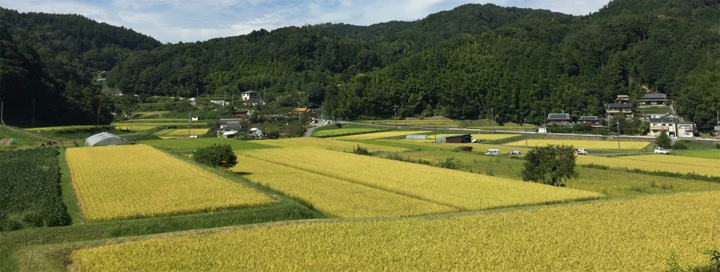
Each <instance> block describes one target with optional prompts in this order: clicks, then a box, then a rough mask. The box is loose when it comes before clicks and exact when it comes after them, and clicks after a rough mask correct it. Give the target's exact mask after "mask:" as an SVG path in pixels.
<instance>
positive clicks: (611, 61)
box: [0, 0, 720, 129]
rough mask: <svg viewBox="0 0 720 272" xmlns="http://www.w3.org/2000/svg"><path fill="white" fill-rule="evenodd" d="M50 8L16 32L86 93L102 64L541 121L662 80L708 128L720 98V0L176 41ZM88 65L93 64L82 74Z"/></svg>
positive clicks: (153, 83) (148, 87) (277, 96)
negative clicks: (551, 114)
mask: <svg viewBox="0 0 720 272" xmlns="http://www.w3.org/2000/svg"><path fill="white" fill-rule="evenodd" d="M7 14H12V12H10V11H2V12H0V18H5V19H3V20H4V21H2V22H3V24H8V22H9V21H12V20H9V19H7V18H24V19H22V20H29V19H28V18H35V17H33V16H35V15H23V16H20V15H17V14H15V15H12V16H8V15H7ZM37 16H39V18H42V19H32V20H30V21H28V22H27V23H26V24H19V23H15V24H14V26H15V28H13V27H9V28H8V29H10V30H11V31H10V32H11V33H13V35H12V36H13V37H15V38H16V40H15V42H17V44H19V45H21V44H23V43H24V42H33V44H32V45H33V46H37V47H38V48H39V49H38V50H37V51H38V52H39V55H40V56H41V58H42V60H43V62H44V66H43V69H44V70H46V71H47V73H48V74H49V75H51V76H52V77H53V78H55V79H56V80H57V82H58V86H59V87H58V88H57V89H58V90H65V91H60V92H61V93H63V94H66V93H68V91H67V88H66V87H65V85H68V86H71V87H72V86H80V88H76V87H73V88H70V89H71V90H72V89H75V90H77V89H80V90H81V91H80V92H78V91H74V92H70V93H76V94H77V93H86V92H87V88H88V87H87V82H88V80H89V78H90V77H91V76H92V75H91V74H90V75H89V73H90V72H88V71H93V70H95V71H97V70H105V69H109V68H110V67H112V71H111V72H110V74H109V76H108V84H110V85H111V86H114V87H118V88H120V89H122V90H123V91H124V92H128V93H147V94H158V95H173V96H194V95H195V94H198V93H199V94H203V93H232V92H235V93H238V92H242V91H246V90H251V89H255V90H264V92H263V93H264V94H265V98H266V100H268V101H270V102H272V103H276V104H278V105H283V106H292V105H307V106H311V107H312V106H319V105H321V104H323V103H324V105H325V107H326V109H327V111H326V112H327V113H329V114H330V115H334V116H336V117H338V118H358V117H361V116H390V115H393V114H394V111H395V109H396V108H397V111H398V114H400V115H402V116H412V115H444V116H447V117H452V118H487V117H490V113H491V112H493V113H495V115H496V116H495V119H496V120H499V121H501V122H505V121H515V122H521V121H528V122H535V123H541V122H543V120H544V116H545V115H546V114H547V113H549V112H558V111H565V112H570V113H571V114H572V115H573V116H580V115H599V114H602V113H603V105H604V104H605V103H607V102H610V101H612V100H613V98H614V96H615V95H617V94H629V95H630V96H631V97H632V98H633V99H637V98H639V97H641V96H642V95H643V94H644V93H645V92H646V90H654V91H659V92H664V93H668V94H670V96H671V97H672V98H673V99H674V100H675V103H676V108H677V110H678V112H679V113H680V114H681V115H684V116H686V117H688V118H690V119H691V120H693V121H695V122H697V123H698V124H699V125H700V126H701V128H703V129H708V128H711V127H712V124H713V122H714V121H715V118H714V115H713V113H714V111H715V110H717V109H718V108H720V92H717V91H716V90H717V89H719V87H720V86H719V85H720V83H718V80H716V78H717V74H718V73H719V72H720V64H719V63H718V57H719V56H720V46H719V45H720V30H719V29H720V1H719V0H643V1H636V0H614V1H612V2H610V3H609V4H608V5H607V6H606V7H604V8H603V9H601V10H600V11H598V12H596V13H593V14H591V15H588V16H570V15H564V14H559V13H553V12H549V11H543V10H530V9H519V8H503V7H498V6H495V5H475V4H469V5H463V6H460V7H457V8H455V9H453V10H450V11H445V12H440V13H436V14H432V15H430V16H428V17H427V18H425V19H422V20H418V21H414V22H388V23H381V24H376V25H371V26H367V27H362V26H352V25H346V24H321V25H314V26H303V27H286V28H281V29H277V30H274V31H272V32H268V31H266V30H258V31H254V32H252V33H250V34H247V35H242V36H237V37H229V38H221V39H213V40H209V41H206V42H197V43H179V44H170V45H160V44H159V43H158V42H157V41H154V40H152V39H150V38H147V37H145V36H143V35H140V34H137V33H134V32H131V31H127V30H125V31H124V30H123V29H122V28H114V27H110V26H107V25H104V24H97V23H94V22H92V21H83V20H84V18H82V17H79V16H74V17H73V16H69V17H63V16H58V18H63V20H60V21H54V20H56V17H55V16H48V17H47V18H46V17H44V16H46V15H42V14H40V15H37ZM68 18H72V19H68ZM13 20H15V21H17V20H20V19H13ZM22 20H21V21H22ZM35 20H37V23H36V22H35ZM70 22H72V23H70ZM75 24H77V25H80V26H78V27H72V25H75ZM35 25H40V26H43V27H44V28H47V29H49V30H48V31H39V30H34V28H32V27H30V26H35ZM58 25H62V26H58ZM22 26H25V27H22ZM31 29H32V30H31ZM24 31H29V32H30V33H36V34H32V35H30V34H25V33H24ZM46 32H47V33H55V34H52V35H51V37H46V36H43V35H45V34H42V33H46ZM38 33H39V34H38ZM43 37H44V38H43ZM43 41H47V42H45V43H43ZM103 41H104V42H105V43H103ZM36 42H37V43H38V45H35V44H34V43H36ZM55 43H60V44H64V45H63V46H60V47H57V46H56V45H55ZM150 49H151V50H150ZM76 66H80V67H84V68H81V69H79V70H80V71H82V72H80V73H77V72H72V71H77V70H78V69H74V68H75V67H76ZM58 67H59V68H58ZM66 82H75V83H74V84H75V85H69V84H63V83H66ZM82 90H84V91H82ZM65 96H66V97H67V95H65ZM90 96H91V97H92V95H90ZM76 97H86V96H82V95H77V96H76ZM96 100H98V99H96ZM98 101H99V100H98ZM98 103H99V102H98ZM86 104H88V106H86V108H91V107H92V106H90V105H91V104H92V103H86ZM93 105H94V104H93Z"/></svg>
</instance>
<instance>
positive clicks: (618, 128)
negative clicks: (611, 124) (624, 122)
mask: <svg viewBox="0 0 720 272" xmlns="http://www.w3.org/2000/svg"><path fill="white" fill-rule="evenodd" d="M617 132H618V136H617V137H618V150H620V119H617Z"/></svg>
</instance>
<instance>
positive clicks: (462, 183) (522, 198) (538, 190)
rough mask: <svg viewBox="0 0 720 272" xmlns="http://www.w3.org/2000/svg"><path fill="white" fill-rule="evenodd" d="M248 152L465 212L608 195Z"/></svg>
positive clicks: (324, 153) (322, 157) (333, 155)
mask: <svg viewBox="0 0 720 272" xmlns="http://www.w3.org/2000/svg"><path fill="white" fill-rule="evenodd" d="M242 154H243V155H244V156H248V157H252V158H256V159H260V160H265V161H268V162H273V163H276V164H281V165H284V166H288V167H292V168H296V169H300V170H305V171H308V172H312V173H317V174H321V175H324V176H329V177H334V178H338V179H343V180H347V181H351V182H353V183H358V184H362V185H365V186H369V187H374V188H378V189H382V190H385V191H389V192H393V193H397V194H401V195H405V196H410V197H415V198H418V199H422V200H425V201H429V202H433V203H436V204H441V205H445V206H450V207H455V208H458V209H461V210H478V209H489V208H498V207H508V206H519V205H532V204H541V203H554V202H565V201H574V200H585V199H594V198H599V197H602V195H601V194H598V193H593V192H587V191H580V190H573V189H568V188H560V187H553V186H547V185H541V184H538V183H528V182H520V181H515V180H509V179H504V178H496V177H490V176H485V175H477V174H471V173H466V172H461V171H455V170H449V169H443V168H436V167H431V166H426V165H419V164H413V163H406V162H399V161H392V160H385V159H379V158H374V157H368V156H361V155H354V154H349V153H343V152H335V151H330V150H323V149H319V148H312V147H311V148H284V149H264V150H254V151H252V152H244V153H242Z"/></svg>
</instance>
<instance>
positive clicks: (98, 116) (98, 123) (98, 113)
mask: <svg viewBox="0 0 720 272" xmlns="http://www.w3.org/2000/svg"><path fill="white" fill-rule="evenodd" d="M95 126H96V127H99V126H100V102H98V109H97V122H96V123H95Z"/></svg>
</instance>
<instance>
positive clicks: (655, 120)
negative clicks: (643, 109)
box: [650, 117, 677, 124]
mask: <svg viewBox="0 0 720 272" xmlns="http://www.w3.org/2000/svg"><path fill="white" fill-rule="evenodd" d="M675 121H677V119H675V118H668V117H661V118H650V123H663V124H667V123H675Z"/></svg>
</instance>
